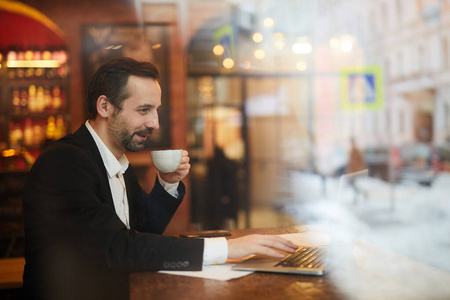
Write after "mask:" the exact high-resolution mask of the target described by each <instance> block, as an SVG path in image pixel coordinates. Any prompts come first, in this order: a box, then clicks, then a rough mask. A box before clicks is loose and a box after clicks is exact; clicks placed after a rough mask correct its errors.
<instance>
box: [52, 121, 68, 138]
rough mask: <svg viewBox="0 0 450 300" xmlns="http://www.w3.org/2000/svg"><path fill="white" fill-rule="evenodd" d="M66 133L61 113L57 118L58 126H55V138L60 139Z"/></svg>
mask: <svg viewBox="0 0 450 300" xmlns="http://www.w3.org/2000/svg"><path fill="white" fill-rule="evenodd" d="M65 135H66V126H65V125H64V118H63V116H61V115H59V116H58V117H57V118H56V128H55V136H54V139H55V140H58V139H60V138H62V137H63V136H65Z"/></svg>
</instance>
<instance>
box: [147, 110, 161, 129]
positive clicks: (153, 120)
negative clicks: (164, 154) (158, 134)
mask: <svg viewBox="0 0 450 300" xmlns="http://www.w3.org/2000/svg"><path fill="white" fill-rule="evenodd" d="M145 127H147V128H153V129H159V116H158V112H157V111H154V112H152V113H151V114H149V116H148V118H147V120H146V122H145Z"/></svg>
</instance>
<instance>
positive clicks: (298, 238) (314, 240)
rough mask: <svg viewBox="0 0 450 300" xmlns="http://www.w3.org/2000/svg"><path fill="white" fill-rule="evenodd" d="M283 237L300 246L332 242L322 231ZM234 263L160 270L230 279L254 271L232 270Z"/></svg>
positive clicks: (190, 275) (283, 235)
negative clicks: (178, 269)
mask: <svg viewBox="0 0 450 300" xmlns="http://www.w3.org/2000/svg"><path fill="white" fill-rule="evenodd" d="M279 236H281V237H282V238H285V239H287V240H289V241H292V242H293V243H294V244H296V245H299V246H324V245H328V244H329V242H330V235H329V234H327V233H324V232H320V231H308V232H299V233H287V234H280V235H279ZM232 266H234V264H223V265H211V266H203V269H202V270H201V271H159V272H160V273H164V274H172V275H181V276H189V277H198V278H205V279H215V280H222V281H226V280H230V279H236V278H240V277H244V276H247V275H249V274H251V273H253V272H252V271H237V270H232V269H231V267H232Z"/></svg>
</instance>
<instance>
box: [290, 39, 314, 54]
mask: <svg viewBox="0 0 450 300" xmlns="http://www.w3.org/2000/svg"><path fill="white" fill-rule="evenodd" d="M292 51H293V52H294V53H295V54H308V53H311V51H312V46H311V44H310V43H308V42H301V43H295V44H294V45H292Z"/></svg>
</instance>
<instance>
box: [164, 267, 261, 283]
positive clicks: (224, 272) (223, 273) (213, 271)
mask: <svg viewBox="0 0 450 300" xmlns="http://www.w3.org/2000/svg"><path fill="white" fill-rule="evenodd" d="M232 266H234V264H224V265H211V266H203V269H202V270H201V271H159V273H165V274H172V275H181V276H190V277H199V278H205V279H215V280H222V281H226V280H230V279H235V278H240V277H244V276H247V275H249V274H252V273H253V272H251V271H235V270H231V267H232Z"/></svg>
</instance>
